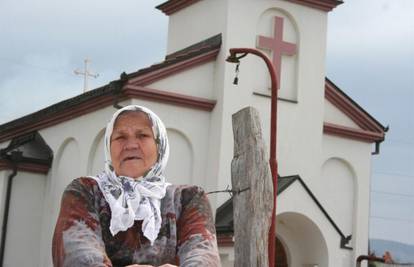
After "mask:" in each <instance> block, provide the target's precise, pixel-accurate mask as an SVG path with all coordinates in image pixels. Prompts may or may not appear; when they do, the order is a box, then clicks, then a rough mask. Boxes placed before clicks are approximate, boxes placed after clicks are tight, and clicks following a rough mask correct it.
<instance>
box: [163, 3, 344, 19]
mask: <svg viewBox="0 0 414 267" xmlns="http://www.w3.org/2000/svg"><path fill="white" fill-rule="evenodd" d="M199 1H201V0H168V1H166V2H164V3H162V4H160V5H158V6H156V7H155V8H156V9H159V10H161V11H162V12H163V13H164V14H165V15H167V16H169V15H172V14H174V13H175V12H178V11H180V10H182V9H184V8H186V7H188V6H190V5H192V4H195V3H197V2H199ZM285 1H289V2H292V3H296V4H299V5H304V6H308V7H312V8H316V9H320V10H323V11H327V12H328V11H331V10H332V9H334V8H335V7H336V6H338V5H340V4H342V3H343V2H342V1H341V0H285Z"/></svg>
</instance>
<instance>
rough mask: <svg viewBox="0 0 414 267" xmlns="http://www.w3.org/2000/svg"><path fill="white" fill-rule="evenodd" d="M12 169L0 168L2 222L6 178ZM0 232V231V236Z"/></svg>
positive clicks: (0, 219) (0, 218)
mask: <svg viewBox="0 0 414 267" xmlns="http://www.w3.org/2000/svg"><path fill="white" fill-rule="evenodd" d="M11 172H12V170H0V205H1V206H0V207H1V208H0V222H1V223H3V218H4V204H5V199H6V191H7V179H8V177H9V175H10V174H11ZM1 235H2V233H1V232H0V238H1Z"/></svg>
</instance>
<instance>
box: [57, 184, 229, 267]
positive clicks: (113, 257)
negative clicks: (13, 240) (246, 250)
mask: <svg viewBox="0 0 414 267" xmlns="http://www.w3.org/2000/svg"><path fill="white" fill-rule="evenodd" d="M110 216H111V213H110V208H109V205H108V204H107V202H106V201H105V198H104V196H103V195H102V193H101V191H100V189H99V187H98V184H97V182H96V181H95V180H93V179H92V178H87V177H82V178H78V179H75V180H73V181H72V183H70V184H69V185H68V187H67V188H66V190H65V192H64V193H63V197H62V202H61V209H60V214H59V218H58V220H57V223H56V228H55V233H54V236H53V246H52V254H53V264H54V266H55V267H63V266H74V267H75V266H76V267H83V266H88V267H89V266H94V267H100V266H105V267H109V266H114V267H115V266H127V265H131V264H148V265H153V266H158V265H162V264H166V263H170V264H174V265H179V266H185V267H187V266H189V267H190V266H197V267H199V266H212V267H216V266H221V265H220V258H219V255H218V251H217V241H216V235H215V228H214V222H213V217H212V214H211V208H210V205H209V202H208V199H207V197H206V194H205V193H204V191H203V190H202V189H201V188H199V187H196V186H175V185H171V186H168V187H167V193H166V195H165V197H164V198H163V199H162V201H161V216H162V225H161V229H160V232H159V234H158V237H157V239H156V240H155V242H154V245H153V246H151V245H150V242H149V240H147V239H146V238H145V237H144V236H143V234H142V231H141V226H142V221H135V223H134V225H133V226H132V227H130V228H129V229H128V230H126V231H124V232H119V233H118V234H116V235H115V236H112V234H111V233H110V231H109V223H110V219H111V218H110Z"/></svg>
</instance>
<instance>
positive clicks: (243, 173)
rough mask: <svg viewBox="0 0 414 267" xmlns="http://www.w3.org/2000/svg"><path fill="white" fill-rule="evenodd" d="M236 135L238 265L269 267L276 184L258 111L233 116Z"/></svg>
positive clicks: (234, 175)
mask: <svg viewBox="0 0 414 267" xmlns="http://www.w3.org/2000/svg"><path fill="white" fill-rule="evenodd" d="M233 135H234V157H233V161H232V163H231V181H232V187H233V190H236V191H242V192H240V193H237V192H236V193H235V194H234V197H233V216H234V243H235V244H234V253H235V262H234V266H237V267H243V266H246V267H255V266H257V267H267V266H268V265H269V263H268V237H269V228H270V224H271V217H272V209H273V184H272V175H271V171H270V166H269V161H268V156H267V149H266V147H265V142H264V140H263V137H262V127H261V123H260V117H259V114H258V112H257V110H255V109H254V108H252V107H247V108H244V109H242V110H240V111H238V112H237V113H235V114H233ZM245 189H247V190H245ZM244 190H245V191H244Z"/></svg>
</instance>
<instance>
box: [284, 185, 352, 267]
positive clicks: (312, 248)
mask: <svg viewBox="0 0 414 267" xmlns="http://www.w3.org/2000/svg"><path fill="white" fill-rule="evenodd" d="M278 203H279V204H278V207H277V219H276V220H277V224H276V231H277V233H278V234H279V235H280V236H281V238H282V239H283V240H284V241H285V243H286V245H287V247H288V250H289V252H288V254H290V255H289V262H290V263H291V265H289V266H303V264H318V266H319V267H321V266H335V267H336V266H338V267H348V266H353V265H354V264H353V263H352V260H353V255H352V254H353V253H352V251H350V250H346V249H341V248H340V240H341V237H340V235H339V234H338V233H337V232H336V231H335V229H334V227H333V226H332V224H330V223H329V221H328V220H327V218H326V217H325V215H324V214H323V213H322V211H321V210H320V209H319V208H318V207H317V206H316V204H315V202H314V201H313V200H312V199H311V198H310V196H309V195H308V194H307V193H306V192H305V191H304V190H303V187H302V185H300V183H299V182H298V181H296V182H295V183H294V184H292V185H291V186H290V187H288V188H287V189H286V190H285V191H283V193H281V194H280V195H279V196H278ZM310 266H313V265H310Z"/></svg>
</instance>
